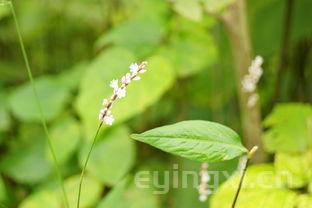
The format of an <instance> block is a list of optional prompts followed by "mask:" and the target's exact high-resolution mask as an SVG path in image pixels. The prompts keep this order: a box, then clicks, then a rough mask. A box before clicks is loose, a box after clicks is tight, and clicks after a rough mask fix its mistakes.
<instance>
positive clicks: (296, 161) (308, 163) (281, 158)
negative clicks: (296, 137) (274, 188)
mask: <svg viewBox="0 0 312 208" xmlns="http://www.w3.org/2000/svg"><path fill="white" fill-rule="evenodd" d="M274 165H275V168H276V173H277V175H278V176H280V178H281V180H282V182H283V183H284V184H285V185H286V186H288V187H289V188H303V187H305V186H306V185H307V184H308V183H309V181H310V180H311V179H312V152H311V151H309V152H306V153H282V152H277V153H276V154H275V161H274Z"/></svg>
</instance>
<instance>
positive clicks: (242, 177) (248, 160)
mask: <svg viewBox="0 0 312 208" xmlns="http://www.w3.org/2000/svg"><path fill="white" fill-rule="evenodd" d="M257 150H258V146H254V147H253V148H252V149H251V150H250V151H249V152H248V154H247V158H246V161H244V164H243V170H242V175H241V177H240V180H239V184H238V187H237V190H236V193H235V197H234V200H233V202H232V205H231V208H235V206H236V202H237V199H238V196H239V193H240V191H241V189H242V186H243V182H244V179H245V175H246V172H247V168H248V165H249V162H250V159H251V158H252V156H253V155H254V154H255V152H256V151H257Z"/></svg>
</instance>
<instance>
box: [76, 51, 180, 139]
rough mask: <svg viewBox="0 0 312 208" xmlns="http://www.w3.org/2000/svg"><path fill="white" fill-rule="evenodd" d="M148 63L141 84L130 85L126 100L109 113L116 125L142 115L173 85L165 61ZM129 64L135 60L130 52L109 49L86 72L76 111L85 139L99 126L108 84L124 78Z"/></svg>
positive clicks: (154, 58) (172, 74)
mask: <svg viewBox="0 0 312 208" xmlns="http://www.w3.org/2000/svg"><path fill="white" fill-rule="evenodd" d="M148 61H149V64H148V66H147V70H148V71H147V72H146V73H145V74H144V75H143V76H142V80H140V81H139V82H135V83H131V85H129V87H128V88H127V96H126V97H125V98H124V99H122V100H118V101H116V103H115V104H114V107H113V110H112V112H113V115H114V117H115V119H116V122H117V123H120V122H123V121H125V120H127V119H129V118H131V117H132V116H134V115H136V114H139V113H141V112H143V111H144V110H145V109H146V108H147V107H148V106H150V105H152V104H153V103H154V102H156V101H157V100H158V99H159V98H160V97H161V96H162V95H163V94H164V93H165V92H166V91H167V90H168V89H169V87H170V86H171V85H172V83H173V81H174V78H175V74H174V72H173V69H172V67H171V65H170V63H169V62H168V61H167V60H166V58H164V57H161V56H154V57H151V58H150V59H148ZM132 62H135V57H134V55H133V54H132V53H131V52H129V51H127V50H124V49H120V48H112V49H109V50H108V51H105V52H103V53H102V54H100V55H99V56H98V57H97V58H96V59H95V60H94V61H93V62H92V63H91V65H90V66H89V67H88V69H87V70H86V74H85V75H84V77H83V79H82V82H81V85H80V91H79V95H78V99H77V102H76V108H77V111H78V113H79V115H80V116H81V118H82V121H83V124H84V127H85V129H86V132H87V135H88V138H90V137H92V136H93V134H94V131H95V130H96V127H97V125H98V112H99V110H100V108H101V101H102V99H103V98H105V97H108V96H111V94H112V89H111V88H110V87H109V86H108V85H109V82H110V81H111V80H112V79H119V78H120V77H121V76H123V75H124V74H126V73H127V72H128V70H129V68H128V67H129V64H130V63H132Z"/></svg>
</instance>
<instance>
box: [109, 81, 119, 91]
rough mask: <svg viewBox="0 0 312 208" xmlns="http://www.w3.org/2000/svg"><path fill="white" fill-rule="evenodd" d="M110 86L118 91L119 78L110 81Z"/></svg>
mask: <svg viewBox="0 0 312 208" xmlns="http://www.w3.org/2000/svg"><path fill="white" fill-rule="evenodd" d="M109 86H110V87H111V88H113V89H114V91H116V90H117V89H118V88H119V87H118V80H117V79H113V80H112V81H111V82H110V84H109Z"/></svg>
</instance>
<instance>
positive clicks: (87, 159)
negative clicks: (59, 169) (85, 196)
mask: <svg viewBox="0 0 312 208" xmlns="http://www.w3.org/2000/svg"><path fill="white" fill-rule="evenodd" d="M102 125H103V121H101V122H100V124H99V126H98V128H97V130H96V133H95V135H94V138H93V141H92V145H91V147H90V150H89V152H88V155H87V158H86V161H85V163H84V165H83V168H82V171H81V175H80V181H79V188H78V197H77V208H79V207H80V198H81V188H82V182H83V178H84V175H85V171H86V168H87V165H88V162H89V159H90V156H91V152H92V150H93V148H94V146H95V143H96V140H97V137H98V134H99V132H100V129H101V127H102Z"/></svg>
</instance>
